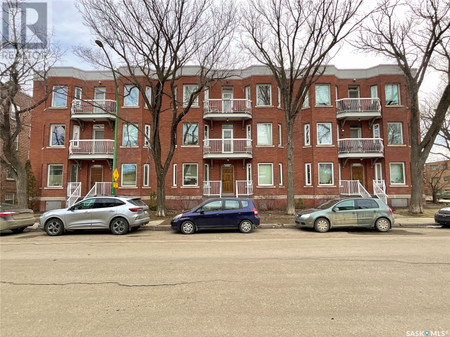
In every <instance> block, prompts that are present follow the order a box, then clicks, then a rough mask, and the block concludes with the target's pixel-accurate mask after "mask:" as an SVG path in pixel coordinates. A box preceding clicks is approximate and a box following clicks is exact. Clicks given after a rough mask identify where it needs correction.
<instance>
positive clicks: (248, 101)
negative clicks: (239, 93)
mask: <svg viewBox="0 0 450 337" xmlns="http://www.w3.org/2000/svg"><path fill="white" fill-rule="evenodd" d="M245 99H246V102H245V106H246V107H247V108H251V106H252V99H251V96H250V86H247V87H245Z"/></svg>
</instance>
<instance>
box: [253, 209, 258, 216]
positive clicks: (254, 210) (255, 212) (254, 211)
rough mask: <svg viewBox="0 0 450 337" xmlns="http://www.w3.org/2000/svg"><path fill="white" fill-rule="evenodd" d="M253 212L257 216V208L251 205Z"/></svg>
mask: <svg viewBox="0 0 450 337" xmlns="http://www.w3.org/2000/svg"><path fill="white" fill-rule="evenodd" d="M253 214H255V216H258V210H257V209H256V208H255V207H253Z"/></svg>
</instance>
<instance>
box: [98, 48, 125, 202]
mask: <svg viewBox="0 0 450 337" xmlns="http://www.w3.org/2000/svg"><path fill="white" fill-rule="evenodd" d="M95 44H96V45H97V46H99V47H100V48H101V49H102V50H103V52H104V53H105V55H106V58H107V59H108V62H109V65H110V66H111V71H112V74H113V78H114V86H115V88H116V120H115V123H114V155H113V167H112V172H113V174H114V172H115V171H116V168H117V132H118V127H119V126H118V122H119V119H118V116H119V86H118V85H117V78H116V72H115V71H114V67H113V64H112V62H111V59H110V58H109V56H108V53H107V52H106V50H105V47H104V46H103V43H102V41H100V40H95ZM111 181H112V188H111V195H113V196H115V195H116V188H115V187H114V183H115V182H116V181H115V179H114V177H112V179H111Z"/></svg>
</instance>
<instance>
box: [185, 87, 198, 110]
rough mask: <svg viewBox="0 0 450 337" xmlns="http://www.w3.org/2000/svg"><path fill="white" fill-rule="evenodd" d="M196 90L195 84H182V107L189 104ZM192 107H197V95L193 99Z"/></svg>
mask: <svg viewBox="0 0 450 337" xmlns="http://www.w3.org/2000/svg"><path fill="white" fill-rule="evenodd" d="M197 89H198V86H197V84H183V106H187V105H188V104H189V100H190V99H191V96H192V95H194V92H195V91H196V90H197ZM192 106H196V107H197V106H198V95H196V97H195V98H194V101H193V102H192Z"/></svg>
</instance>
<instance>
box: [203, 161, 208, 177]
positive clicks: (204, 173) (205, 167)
mask: <svg viewBox="0 0 450 337" xmlns="http://www.w3.org/2000/svg"><path fill="white" fill-rule="evenodd" d="M203 180H204V181H209V164H205V165H203Z"/></svg>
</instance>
